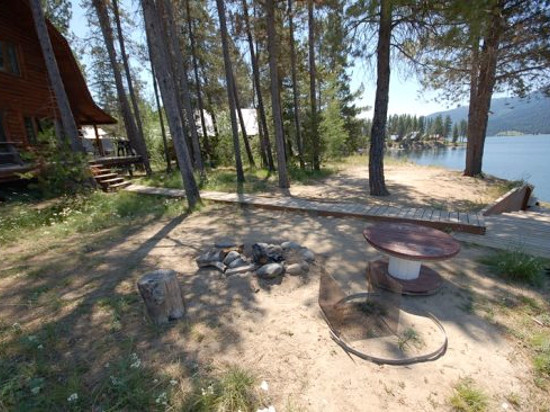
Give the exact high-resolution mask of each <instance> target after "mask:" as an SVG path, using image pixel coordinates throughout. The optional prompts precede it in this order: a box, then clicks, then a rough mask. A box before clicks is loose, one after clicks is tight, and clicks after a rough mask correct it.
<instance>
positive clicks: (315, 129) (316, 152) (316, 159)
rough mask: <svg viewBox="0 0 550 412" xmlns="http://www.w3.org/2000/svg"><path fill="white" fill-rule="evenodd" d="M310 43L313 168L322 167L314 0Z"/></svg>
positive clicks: (310, 0) (309, 14)
mask: <svg viewBox="0 0 550 412" xmlns="http://www.w3.org/2000/svg"><path fill="white" fill-rule="evenodd" d="M307 21H308V43H309V94H310V104H311V131H310V133H311V136H312V139H311V141H312V149H313V169H314V170H320V169H321V145H320V144H319V143H320V142H319V119H318V115H317V91H316V84H317V69H316V67H315V19H314V15H313V0H308V1H307Z"/></svg>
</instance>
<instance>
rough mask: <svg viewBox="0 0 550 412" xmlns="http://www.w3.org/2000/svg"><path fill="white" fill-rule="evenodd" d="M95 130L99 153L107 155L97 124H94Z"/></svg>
mask: <svg viewBox="0 0 550 412" xmlns="http://www.w3.org/2000/svg"><path fill="white" fill-rule="evenodd" d="M94 132H95V141H96V143H97V150H99V155H100V156H105V152H104V151H103V143H101V139H100V138H99V132H98V131H97V125H96V124H94Z"/></svg>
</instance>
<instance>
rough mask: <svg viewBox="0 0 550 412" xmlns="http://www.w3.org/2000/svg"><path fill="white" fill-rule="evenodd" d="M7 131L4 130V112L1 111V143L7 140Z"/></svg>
mask: <svg viewBox="0 0 550 412" xmlns="http://www.w3.org/2000/svg"><path fill="white" fill-rule="evenodd" d="M7 141H8V139H7V138H6V131H5V130H4V113H2V112H0V143H5V142H7Z"/></svg>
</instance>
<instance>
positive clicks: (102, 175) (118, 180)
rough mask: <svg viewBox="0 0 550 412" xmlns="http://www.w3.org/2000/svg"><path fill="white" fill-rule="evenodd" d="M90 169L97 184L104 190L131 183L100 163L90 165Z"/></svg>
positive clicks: (117, 188)
mask: <svg viewBox="0 0 550 412" xmlns="http://www.w3.org/2000/svg"><path fill="white" fill-rule="evenodd" d="M90 170H91V171H92V174H93V176H94V179H95V181H96V182H97V184H98V185H99V186H100V187H101V189H102V190H103V191H105V192H112V191H116V190H119V189H122V188H124V187H127V186H130V185H131V184H132V183H131V182H128V181H126V180H124V178H123V177H122V176H120V175H119V174H118V173H116V172H113V171H112V170H111V169H110V168H108V167H105V166H104V165H102V164H93V165H91V166H90Z"/></svg>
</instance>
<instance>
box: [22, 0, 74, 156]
mask: <svg viewBox="0 0 550 412" xmlns="http://www.w3.org/2000/svg"><path fill="white" fill-rule="evenodd" d="M29 5H30V7H31V11H32V18H33V20H34V27H35V30H36V34H37V36H38V41H39V42H40V48H41V50H42V54H43V56H44V61H45V63H46V70H47V71H48V78H49V79H50V83H51V86H52V88H53V91H54V95H55V100H56V101H57V107H58V109H59V114H60V115H61V123H62V125H63V131H64V132H65V136H67V137H68V138H69V142H70V144H71V149H72V150H73V151H74V152H83V153H84V146H83V144H82V142H81V140H80V138H79V137H78V128H77V127H76V122H75V120H74V117H73V112H72V110H71V105H70V103H69V98H68V97H67V93H66V91H65V85H64V84H63V79H62V78H61V73H60V72H59V67H58V65H57V61H56V60H55V54H54V51H53V47H52V42H51V40H50V36H49V34H48V27H47V26H46V18H45V17H44V10H43V9H42V4H41V2H40V0H31V1H30V2H29Z"/></svg>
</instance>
